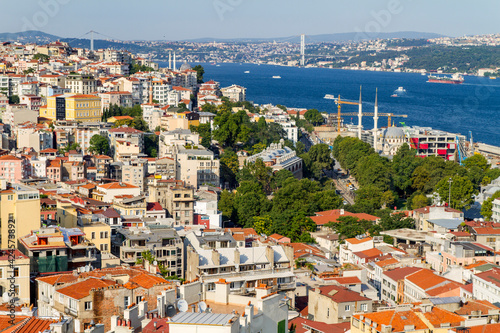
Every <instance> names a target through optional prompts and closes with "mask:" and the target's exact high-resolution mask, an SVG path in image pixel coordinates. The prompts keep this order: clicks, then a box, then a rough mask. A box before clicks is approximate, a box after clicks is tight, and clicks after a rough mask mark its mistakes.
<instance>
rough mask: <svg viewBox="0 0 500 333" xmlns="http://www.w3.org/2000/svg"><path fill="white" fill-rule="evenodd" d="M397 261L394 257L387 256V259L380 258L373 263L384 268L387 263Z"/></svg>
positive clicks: (395, 262) (391, 263) (390, 263)
mask: <svg viewBox="0 0 500 333" xmlns="http://www.w3.org/2000/svg"><path fill="white" fill-rule="evenodd" d="M398 262H399V261H398V260H397V259H394V258H389V259H385V260H381V261H377V262H376V263H375V265H377V266H378V267H382V268H384V267H385V266H389V265H393V264H397V263H398Z"/></svg>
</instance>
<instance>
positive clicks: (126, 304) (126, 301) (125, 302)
mask: <svg viewBox="0 0 500 333" xmlns="http://www.w3.org/2000/svg"><path fill="white" fill-rule="evenodd" d="M123 305H124V306H125V308H127V307H128V306H129V305H130V296H125V297H124V298H123Z"/></svg>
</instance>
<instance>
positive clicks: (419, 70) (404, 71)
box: [158, 61, 490, 80]
mask: <svg viewBox="0 0 500 333" xmlns="http://www.w3.org/2000/svg"><path fill="white" fill-rule="evenodd" d="M160 63H164V64H167V65H168V61H158V64H160ZM193 64H200V65H204V64H207V65H210V66H214V65H212V64H211V63H210V62H193ZM217 64H235V65H236V64H240V65H243V64H245V65H257V66H261V65H262V66H278V67H287V68H304V69H311V68H313V69H330V70H332V69H338V70H344V71H362V72H382V73H400V74H420V75H422V73H424V74H425V75H430V74H435V75H453V74H457V73H458V74H460V75H463V76H473V77H478V78H485V79H487V80H489V79H490V78H489V77H487V76H484V75H483V76H480V75H477V74H471V73H461V72H453V73H437V72H431V71H429V70H423V69H411V71H406V70H402V71H394V70H373V69H368V68H366V69H363V68H340V67H323V66H304V67H302V66H290V65H283V64H269V63H258V62H230V61H223V62H220V63H217ZM159 67H160V68H166V67H167V66H159Z"/></svg>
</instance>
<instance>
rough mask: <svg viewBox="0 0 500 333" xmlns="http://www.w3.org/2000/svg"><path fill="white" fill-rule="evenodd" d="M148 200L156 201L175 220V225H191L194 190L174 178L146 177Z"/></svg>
mask: <svg viewBox="0 0 500 333" xmlns="http://www.w3.org/2000/svg"><path fill="white" fill-rule="evenodd" d="M148 193H149V196H148V202H158V203H160V205H161V206H162V207H163V208H165V209H166V210H167V212H168V216H169V217H172V218H173V219H174V220H175V225H192V224H193V211H194V202H195V198H194V190H193V189H192V188H190V187H185V186H184V185H183V182H181V181H176V180H174V179H159V178H148Z"/></svg>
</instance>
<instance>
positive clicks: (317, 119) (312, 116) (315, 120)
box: [304, 109, 325, 126]
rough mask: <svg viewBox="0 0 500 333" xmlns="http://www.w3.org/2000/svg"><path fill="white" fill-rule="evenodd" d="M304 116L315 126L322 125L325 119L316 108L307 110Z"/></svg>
mask: <svg viewBox="0 0 500 333" xmlns="http://www.w3.org/2000/svg"><path fill="white" fill-rule="evenodd" d="M304 118H306V120H307V121H308V122H310V123H311V124H313V125H315V126H317V125H321V124H323V123H324V121H325V119H324V118H323V116H322V115H321V113H320V112H319V111H318V110H316V109H310V110H307V111H306V113H304Z"/></svg>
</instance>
